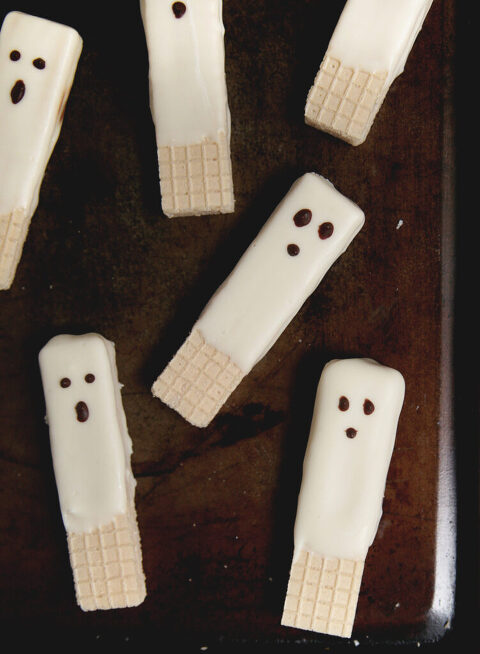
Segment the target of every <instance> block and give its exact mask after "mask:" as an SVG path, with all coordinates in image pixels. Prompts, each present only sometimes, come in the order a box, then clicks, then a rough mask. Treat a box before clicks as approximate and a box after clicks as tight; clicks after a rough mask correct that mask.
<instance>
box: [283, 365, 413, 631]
mask: <svg viewBox="0 0 480 654" xmlns="http://www.w3.org/2000/svg"><path fill="white" fill-rule="evenodd" d="M404 394H405V382H404V379H403V377H402V375H401V374H400V373H399V372H398V371H397V370H394V369H393V368H389V367H387V366H383V365H381V364H379V363H377V362H376V361H373V360H372V359H343V360H334V361H331V362H330V363H328V364H327V365H326V366H325V368H324V370H323V373H322V376H321V378H320V382H319V385H318V390H317V397H316V400H315V409H314V414H313V419H312V425H311V429H310V436H309V440H308V445H307V451H306V453H305V459H304V464H303V476H302V484H301V488H300V494H299V498H298V506H297V515H296V520H295V528H294V555H293V561H292V567H291V570H290V580H289V584H288V590H287V596H286V599H285V606H284V612H283V617H282V624H283V625H285V626H289V627H298V628H301V629H308V630H312V631H317V632H322V633H327V634H332V635H336V636H342V637H349V636H350V635H351V633H352V627H353V622H354V618H355V613H356V608H357V600H358V593H359V590H360V584H361V580H362V574H363V569H364V562H365V558H366V556H367V552H368V549H369V547H370V546H371V544H372V543H373V540H374V538H375V535H376V533H377V529H378V524H379V522H380V518H381V515H382V502H383V495H384V491H385V483H386V478H387V473H388V468H389V465H390V459H391V456H392V451H393V446H394V443H395V436H396V431H397V423H398V419H399V416H400V411H401V409H402V405H403V398H404Z"/></svg>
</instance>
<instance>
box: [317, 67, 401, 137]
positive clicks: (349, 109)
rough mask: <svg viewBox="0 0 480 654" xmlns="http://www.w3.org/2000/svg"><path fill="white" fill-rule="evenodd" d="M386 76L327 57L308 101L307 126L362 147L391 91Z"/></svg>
mask: <svg viewBox="0 0 480 654" xmlns="http://www.w3.org/2000/svg"><path fill="white" fill-rule="evenodd" d="M387 76H388V73H387V72H375V73H369V72H366V71H363V70H355V69H353V68H349V67H347V66H343V65H342V62H341V61H339V60H338V59H334V58H333V57H330V56H328V54H327V55H326V56H325V58H324V60H323V61H322V64H321V66H320V69H319V71H318V73H317V76H316V77H315V81H314V83H313V86H312V88H311V89H310V92H309V94H308V97H307V103H306V106H305V122H306V123H307V124H308V125H311V126H313V127H316V128H317V129H321V130H323V131H324V132H328V133H329V134H333V135H334V136H337V137H339V138H341V139H343V140H344V141H347V142H348V143H351V144H352V145H360V144H361V143H363V142H364V141H365V139H366V138H367V135H368V132H369V131H370V128H371V126H372V123H373V121H374V119H375V116H376V114H377V112H378V110H379V109H380V106H381V104H382V102H383V100H384V98H385V96H386V94H387V91H388V89H389V84H387Z"/></svg>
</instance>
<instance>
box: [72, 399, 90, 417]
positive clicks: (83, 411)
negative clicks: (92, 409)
mask: <svg viewBox="0 0 480 654" xmlns="http://www.w3.org/2000/svg"><path fill="white" fill-rule="evenodd" d="M75 411H76V413H77V420H78V422H87V420H88V416H89V412H88V406H87V405H86V404H85V402H77V404H76V405H75Z"/></svg>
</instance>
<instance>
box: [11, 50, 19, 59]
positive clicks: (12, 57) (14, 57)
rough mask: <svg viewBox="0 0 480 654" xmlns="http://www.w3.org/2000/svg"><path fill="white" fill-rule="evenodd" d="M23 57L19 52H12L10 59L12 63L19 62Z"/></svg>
mask: <svg viewBox="0 0 480 654" xmlns="http://www.w3.org/2000/svg"><path fill="white" fill-rule="evenodd" d="M21 56H22V55H21V54H20V52H19V51H18V50H12V51H11V53H10V59H11V60H12V61H18V60H19V59H20V57H21Z"/></svg>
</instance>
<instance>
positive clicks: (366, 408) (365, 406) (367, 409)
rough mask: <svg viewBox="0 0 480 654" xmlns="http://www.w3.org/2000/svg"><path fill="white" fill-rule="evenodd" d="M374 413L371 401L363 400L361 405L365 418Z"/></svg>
mask: <svg viewBox="0 0 480 654" xmlns="http://www.w3.org/2000/svg"><path fill="white" fill-rule="evenodd" d="M374 411H375V405H374V403H373V402H372V401H371V400H365V402H364V403H363V413H364V414H365V415H366V416H369V415H370V414H371V413H373V412H374Z"/></svg>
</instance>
